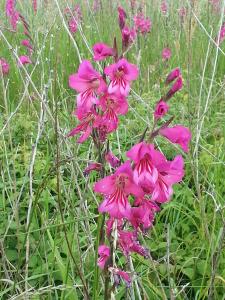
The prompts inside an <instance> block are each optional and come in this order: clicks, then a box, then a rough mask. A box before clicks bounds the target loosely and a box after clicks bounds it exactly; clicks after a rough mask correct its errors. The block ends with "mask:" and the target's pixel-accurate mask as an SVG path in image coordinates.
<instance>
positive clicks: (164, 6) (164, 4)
mask: <svg viewBox="0 0 225 300" xmlns="http://www.w3.org/2000/svg"><path fill="white" fill-rule="evenodd" d="M161 12H162V14H163V15H166V14H167V12H168V4H167V2H166V1H162V3H161Z"/></svg>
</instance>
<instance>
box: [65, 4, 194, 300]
mask: <svg viewBox="0 0 225 300" xmlns="http://www.w3.org/2000/svg"><path fill="white" fill-rule="evenodd" d="M126 18H127V14H126V12H125V11H124V9H123V8H122V7H118V23H119V27H120V30H121V40H122V51H121V53H120V52H119V49H118V46H117V41H116V38H114V45H113V46H112V47H110V46H108V45H106V44H105V43H104V41H101V42H99V43H97V44H95V45H93V53H94V55H93V60H94V61H101V62H103V63H102V66H103V69H102V70H100V71H97V70H95V68H94V67H93V64H92V62H90V61H88V60H83V61H82V62H81V64H80V66H79V69H78V71H77V73H75V74H72V75H70V76H69V86H70V88H72V89H74V90H75V91H76V92H77V93H78V94H77V101H76V109H75V111H74V112H73V115H74V116H75V117H76V118H77V119H78V122H79V124H78V125H77V126H76V127H75V128H73V129H72V130H71V131H70V132H69V133H68V136H69V137H73V136H75V135H78V134H79V135H80V137H79V138H78V140H77V142H78V143H84V142H85V141H86V140H87V139H92V141H93V143H94V145H95V148H96V150H97V153H98V157H97V158H96V159H95V161H94V162H91V163H89V164H88V166H87V168H86V169H85V170H84V174H85V175H86V176H88V175H89V174H90V172H93V171H96V172H98V174H99V177H100V178H99V179H98V180H97V181H96V183H95V184H94V186H93V190H94V192H95V193H96V194H97V195H98V196H99V201H100V203H99V207H98V211H99V218H100V220H101V226H100V229H99V231H98V238H97V240H98V241H99V244H98V245H97V249H98V250H97V252H96V253H98V259H97V257H96V263H97V264H98V266H99V267H100V268H101V269H102V270H103V275H104V278H105V279H104V281H105V295H106V297H105V299H108V298H107V297H109V293H110V292H111V293H112V292H113V291H114V289H115V288H116V286H117V285H118V284H119V283H120V282H121V280H122V281H123V282H124V283H125V284H126V285H127V286H130V285H131V284H132V281H133V277H134V276H135V274H134V273H133V272H132V270H131V269H127V264H123V263H121V260H119V259H117V258H118V257H119V256H121V255H123V256H124V257H125V261H126V260H127V261H128V260H129V256H130V254H131V253H133V252H134V253H137V254H138V255H141V256H143V257H144V258H148V257H149V255H150V250H149V249H146V248H145V247H144V246H143V245H142V244H141V242H140V240H141V239H143V234H144V233H145V232H146V231H147V230H149V229H150V228H151V227H152V226H153V224H154V219H155V216H156V214H157V212H159V211H160V209H161V205H163V204H164V203H167V202H169V201H171V198H172V194H173V186H174V185H175V184H177V183H179V182H181V180H182V178H183V177H184V174H185V171H184V160H183V157H182V155H176V156H175V157H174V158H173V159H172V160H168V159H167V158H166V155H165V154H164V153H163V152H162V150H161V149H160V150H159V149H158V148H157V146H156V143H155V141H156V138H157V137H158V136H162V137H165V139H166V140H169V141H170V142H171V143H174V144H178V145H179V146H180V147H181V149H182V150H183V151H184V152H188V146H189V142H190V139H191V133H190V130H189V129H188V128H186V127H184V126H182V125H180V124H179V125H172V122H173V120H174V116H169V108H170V106H171V105H173V103H172V102H173V100H172V98H173V97H174V95H175V94H176V93H177V92H178V91H180V90H181V89H182V86H183V80H182V73H181V70H180V69H179V68H175V69H174V70H172V71H171V72H170V73H169V74H168V76H167V78H165V90H166V92H165V95H163V96H162V97H161V99H160V100H159V101H158V102H157V103H156V106H155V111H154V113H153V116H152V120H153V124H152V126H151V125H150V124H149V126H147V128H146V129H143V130H142V132H140V136H141V138H140V139H139V140H137V141H136V144H134V145H133V146H132V147H131V149H127V151H126V154H125V157H126V159H125V161H124V160H123V159H122V157H119V158H117V157H116V156H115V155H114V154H113V152H112V149H111V144H110V140H111V138H109V137H110V135H111V134H112V133H113V132H116V131H118V130H119V124H120V119H121V118H126V115H127V112H128V102H129V99H128V96H129V94H130V90H131V86H132V83H133V82H134V81H135V80H137V78H138V76H139V70H138V67H137V66H136V65H134V64H133V63H132V62H130V61H128V60H127V59H126V57H125V55H124V50H125V49H127V47H128V44H129V43H130V41H131V42H133V39H134V38H135V34H132V32H131V31H130V29H129V28H128V27H127V26H126ZM143 22H145V21H144V19H143V16H142V15H140V16H139V17H136V18H135V28H136V30H137V31H136V33H137V32H138V31H139V30H140V28H142V27H140V26H142V25H143ZM149 24H150V23H149V21H148V24H147V25H148V29H146V31H147V32H148V30H149V28H150V26H149ZM143 28H145V27H143ZM141 32H142V30H141ZM112 59H113V62H112ZM168 102H170V105H168ZM123 157H124V156H123ZM101 215H102V217H101ZM123 261H124V260H123ZM110 278H111V287H109V282H110Z"/></svg>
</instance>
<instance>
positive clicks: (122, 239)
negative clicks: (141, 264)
mask: <svg viewBox="0 0 225 300" xmlns="http://www.w3.org/2000/svg"><path fill="white" fill-rule="evenodd" d="M118 243H119V247H120V248H121V250H122V251H123V254H124V255H125V256H128V255H129V254H130V253H131V252H135V253H138V254H140V255H141V256H144V257H146V258H147V257H148V256H149V250H148V249H146V248H144V247H142V246H141V245H140V244H139V242H138V240H137V234H136V233H135V232H131V231H124V230H120V231H119V232H118Z"/></svg>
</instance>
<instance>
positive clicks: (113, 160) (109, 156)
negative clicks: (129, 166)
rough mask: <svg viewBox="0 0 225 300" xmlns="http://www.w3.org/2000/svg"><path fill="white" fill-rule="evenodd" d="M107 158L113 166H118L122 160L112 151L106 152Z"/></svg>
mask: <svg viewBox="0 0 225 300" xmlns="http://www.w3.org/2000/svg"><path fill="white" fill-rule="evenodd" d="M105 160H106V161H107V162H108V163H109V164H110V166H111V167H112V168H117V167H119V165H120V160H119V158H117V157H116V156H115V155H114V154H113V153H112V152H111V151H109V152H108V153H106V155H105Z"/></svg>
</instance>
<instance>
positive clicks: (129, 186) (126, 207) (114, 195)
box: [94, 161, 143, 219]
mask: <svg viewBox="0 0 225 300" xmlns="http://www.w3.org/2000/svg"><path fill="white" fill-rule="evenodd" d="M94 191H95V192H97V193H100V194H103V195H104V200H103V202H102V203H101V205H100V206H99V212H101V213H103V212H108V213H109V215H110V216H111V217H113V218H117V219H121V218H128V219H129V218H130V216H131V206H130V203H129V202H128V196H129V195H131V194H132V195H134V196H136V197H141V196H143V191H142V189H141V188H140V187H139V186H138V185H136V184H135V183H134V180H133V171H132V168H131V164H130V162H129V161H126V162H125V163H124V164H122V165H121V166H120V167H119V168H118V169H117V170H116V172H115V173H114V174H113V175H110V176H107V177H105V178H103V179H101V180H99V181H98V182H97V183H96V184H95V186H94Z"/></svg>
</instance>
